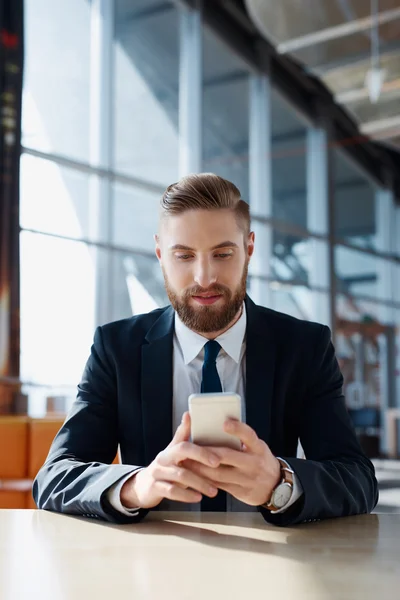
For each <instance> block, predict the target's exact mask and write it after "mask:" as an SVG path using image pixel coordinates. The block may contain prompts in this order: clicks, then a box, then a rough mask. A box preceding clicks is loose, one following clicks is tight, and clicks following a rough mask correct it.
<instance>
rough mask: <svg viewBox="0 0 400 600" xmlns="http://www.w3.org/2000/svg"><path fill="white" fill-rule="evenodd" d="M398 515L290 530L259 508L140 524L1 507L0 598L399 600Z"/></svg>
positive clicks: (154, 516) (165, 516) (159, 517)
mask: <svg viewBox="0 0 400 600" xmlns="http://www.w3.org/2000/svg"><path fill="white" fill-rule="evenodd" d="M399 585H400V515H393V514H382V515H376V514H374V515H363V516H359V517H350V518H345V519H336V520H331V521H325V522H320V523H310V524H306V525H300V526H296V527H291V528H285V529H282V528H277V527H272V526H269V525H267V524H266V523H265V522H264V520H263V519H262V517H261V515H259V514H258V513H230V514H229V513H228V514H211V513H203V514H196V513H151V514H150V515H148V517H147V518H146V519H145V521H143V522H142V523H139V524H137V525H125V526H121V525H112V524H107V523H100V522H98V521H96V520H91V519H85V518H77V517H70V516H65V515H59V514H54V513H48V512H44V511H35V510H0V599H1V600H28V599H29V600H31V599H38V600H80V599H85V600H92V599H93V600H103V599H107V600H139V599H142V598H146V599H151V600H163V599H166V600H169V599H173V600H182V599H184V600H197V599H199V600H200V599H201V600H214V599H221V600H239V599H240V600H252V599H253V598H254V599H258V598H262V599H264V598H266V599H274V600H275V599H278V600H325V599H327V600H328V599H329V600H336V599H339V598H340V599H341V600H353V599H357V600H369V599H372V598H373V599H374V600H375V599H379V600H386V598H388V599H389V598H390V599H391V600H393V599H394V598H399V594H400V591H399V589H400V588H399Z"/></svg>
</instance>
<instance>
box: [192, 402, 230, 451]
mask: <svg viewBox="0 0 400 600" xmlns="http://www.w3.org/2000/svg"><path fill="white" fill-rule="evenodd" d="M241 412H242V401H241V398H240V396H239V394H233V393H230V392H221V393H216V394H191V395H190V396H189V414H190V419H191V437H192V442H193V443H194V444H198V445H199V446H225V447H228V448H233V449H234V450H240V449H241V447H242V444H241V441H240V440H239V438H237V437H235V436H234V435H231V434H230V433H227V432H226V431H224V423H225V421H226V420H227V419H229V418H231V419H236V420H237V421H241V420H242V414H241Z"/></svg>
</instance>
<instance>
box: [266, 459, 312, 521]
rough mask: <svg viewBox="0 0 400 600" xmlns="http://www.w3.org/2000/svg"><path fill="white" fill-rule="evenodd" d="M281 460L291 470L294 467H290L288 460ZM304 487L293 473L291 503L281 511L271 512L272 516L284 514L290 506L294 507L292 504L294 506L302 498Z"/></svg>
mask: <svg viewBox="0 0 400 600" xmlns="http://www.w3.org/2000/svg"><path fill="white" fill-rule="evenodd" d="M277 458H279V460H281V461H282V462H283V463H285V465H286V466H287V467H288V468H289V469H291V470H292V471H293V469H292V467H291V466H290V465H289V463H288V462H287V461H286V460H283V458H280V457H277ZM303 493H304V492H303V487H302V485H301V483H300V481H299V478H298V477H297V475H296V473H293V493H292V496H291V498H290V500H289V502H288V503H287V504H285V506H284V507H283V508H280V509H279V510H271V515H279V513H283V512H285V510H287V509H288V508H289V507H290V506H292V504H294V503H295V502H297V500H298V499H299V498H300V496H302V495H303Z"/></svg>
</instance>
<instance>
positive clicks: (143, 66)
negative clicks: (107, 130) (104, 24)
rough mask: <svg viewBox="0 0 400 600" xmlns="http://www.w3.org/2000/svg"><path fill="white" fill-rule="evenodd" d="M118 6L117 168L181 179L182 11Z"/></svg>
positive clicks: (121, 0) (156, 178) (122, 1)
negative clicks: (179, 154)
mask: <svg viewBox="0 0 400 600" xmlns="http://www.w3.org/2000/svg"><path fill="white" fill-rule="evenodd" d="M115 10H116V12H115V33H114V69H115V95H114V106H115V109H114V110H115V138H114V160H115V169H116V170H117V171H121V172H124V173H128V174H130V175H132V176H135V177H138V178H141V179H145V180H148V181H153V182H156V183H160V184H162V185H165V186H166V185H169V184H170V183H173V182H174V181H176V180H177V178H178V149H179V148H178V141H179V139H178V95H179V94H178V92H179V85H178V83H179V81H178V80H179V27H178V24H179V19H178V16H179V14H178V11H177V10H175V9H174V8H173V7H172V5H169V4H165V3H164V4H163V5H158V8H157V6H155V7H153V9H151V7H150V6H148V7H147V8H146V9H145V10H142V9H139V8H137V7H136V6H135V7H134V8H132V3H131V2H129V3H128V2H127V1H126V0H116V2H115Z"/></svg>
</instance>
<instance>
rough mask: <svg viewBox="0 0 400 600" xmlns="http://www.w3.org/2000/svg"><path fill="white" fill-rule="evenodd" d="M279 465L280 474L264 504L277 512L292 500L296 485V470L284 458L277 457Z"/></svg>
mask: <svg viewBox="0 0 400 600" xmlns="http://www.w3.org/2000/svg"><path fill="white" fill-rule="evenodd" d="M276 460H277V463H278V465H279V476H278V479H277V482H276V485H275V486H274V487H273V488H272V490H271V492H270V495H269V498H268V500H267V501H266V502H265V503H264V504H262V505H261V506H263V507H264V508H267V509H268V510H269V511H272V512H275V511H277V510H281V509H282V508H284V506H285V505H287V504H288V503H289V502H290V499H291V497H292V494H293V487H294V471H293V470H292V469H291V468H290V467H289V465H288V464H287V463H286V462H285V461H284V460H282V459H276Z"/></svg>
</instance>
